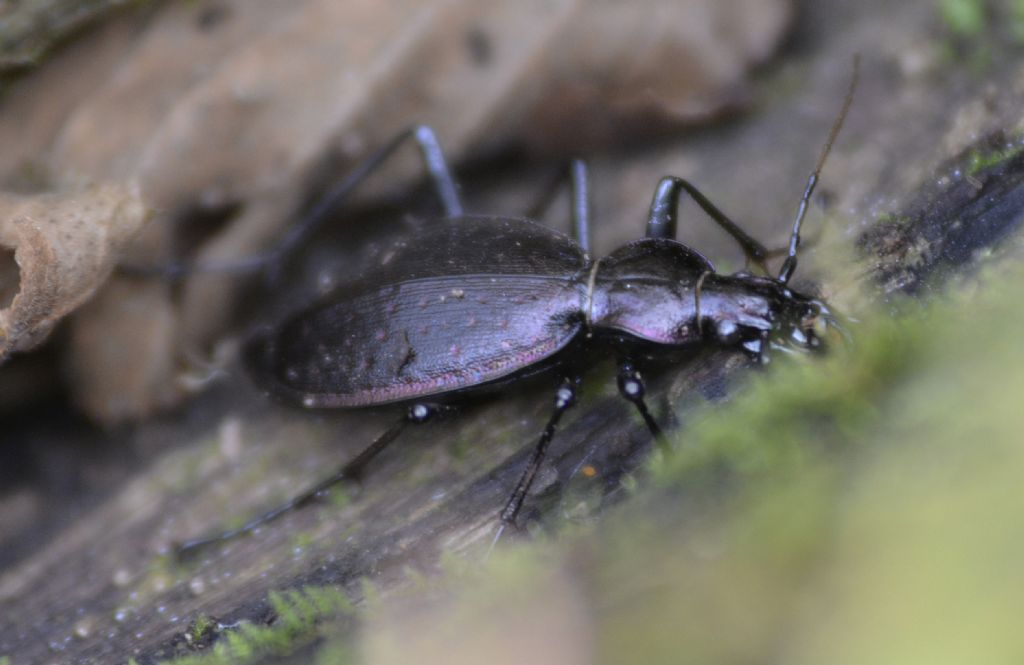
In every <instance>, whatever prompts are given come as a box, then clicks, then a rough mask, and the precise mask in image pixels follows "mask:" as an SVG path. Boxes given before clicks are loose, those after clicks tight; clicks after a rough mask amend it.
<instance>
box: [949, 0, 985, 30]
mask: <svg viewBox="0 0 1024 665" xmlns="http://www.w3.org/2000/svg"><path fill="white" fill-rule="evenodd" d="M938 9H939V16H940V17H941V18H942V21H943V23H945V24H946V27H947V28H949V30H950V32H952V33H953V34H955V35H959V36H961V37H977V36H979V35H980V34H981V32H982V31H983V30H984V28H985V2H984V0H938Z"/></svg>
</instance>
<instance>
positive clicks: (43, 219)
mask: <svg viewBox="0 0 1024 665" xmlns="http://www.w3.org/2000/svg"><path fill="white" fill-rule="evenodd" d="M147 217H148V214H147V211H146V207H145V206H144V205H143V203H142V199H141V197H140V195H139V188H138V186H137V185H116V184H110V185H101V186H94V187H90V188H88V189H86V190H84V191H81V192H77V193H73V194H41V195H37V196H19V195H14V194H4V195H0V246H3V247H6V248H9V249H12V250H14V260H15V261H16V262H17V264H18V268H19V270H20V279H19V288H18V292H17V294H16V295H15V296H14V298H13V300H12V301H11V303H10V305H9V306H8V307H7V308H5V309H2V310H0V360H2V359H3V358H4V357H6V356H7V355H9V354H10V353H12V352H14V351H24V350H26V349H29V348H32V347H33V346H36V345H37V344H39V343H40V342H41V341H43V340H44V339H45V338H46V336H47V334H49V332H50V330H51V329H52V328H53V326H54V324H56V323H57V322H58V321H59V320H60V319H62V318H63V317H65V316H66V315H67V314H68V313H70V312H71V311H72V310H74V309H76V308H78V307H79V306H80V305H82V303H84V302H85V301H86V300H87V299H88V298H89V297H90V296H92V295H93V293H94V292H95V291H96V289H97V288H98V287H99V286H100V285H101V284H102V283H103V282H104V281H105V280H106V278H107V277H108V276H109V275H110V273H111V271H112V270H113V268H114V265H115V263H116V261H117V259H118V257H119V255H120V252H121V251H122V249H123V248H124V247H125V245H126V244H127V243H128V241H129V240H130V239H131V238H132V236H134V235H135V234H136V233H137V232H138V230H139V229H140V228H141V227H142V224H143V222H145V220H146V219H147Z"/></svg>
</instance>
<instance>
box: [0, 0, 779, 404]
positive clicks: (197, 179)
mask: <svg viewBox="0 0 1024 665" xmlns="http://www.w3.org/2000/svg"><path fill="white" fill-rule="evenodd" d="M790 13H791V0H672V1H669V0H651V1H649V2H645V3H643V4H641V5H637V4H622V3H615V2H609V1H608V0H522V1H520V2H484V3H481V2H475V1H474V0H430V1H429V2H423V1H422V0H390V1H389V2H383V3H382V2H379V1H377V0H354V1H352V2H346V3H338V2H334V1H333V0H297V1H296V2H291V3H281V2H276V1H273V0H220V1H219V2H216V3H211V2H197V3H168V4H167V5H165V6H164V7H162V8H161V9H160V10H159V11H158V12H156V13H155V15H154V16H152V17H141V18H139V17H135V18H133V17H128V18H125V19H121V21H122V22H123V23H129V24H131V25H130V26H129V27H128V28H126V29H122V30H119V31H114V33H115V34H114V37H113V39H115V40H119V41H118V43H120V44H125V43H128V44H129V45H128V46H127V47H124V55H123V57H122V58H121V59H120V60H117V61H113V60H112V59H110V58H109V56H107V57H105V58H96V59H95V60H94V61H90V62H93V64H94V66H93V67H92V68H91V69H89V70H88V71H89V77H90V81H91V91H90V92H89V93H88V94H84V96H83V86H70V87H72V88H73V89H74V93H73V94H71V96H70V97H69V101H70V103H73V104H74V107H75V108H74V110H73V111H71V112H70V113H67V114H66V117H65V116H64V115H57V114H52V113H51V114H50V116H49V117H51V118H53V119H54V120H55V121H53V122H50V123H48V124H45V125H42V126H36V127H34V129H35V130H36V133H35V134H33V142H32V145H31V147H29V146H26V147H25V148H23V149H20V150H19V152H20V154H22V155H26V154H31V155H34V154H37V153H38V152H40V149H39V147H40V146H41V145H42V144H44V143H45V144H46V149H48V150H49V151H50V156H51V160H52V163H53V165H54V167H52V168H51V170H54V171H58V170H59V171H60V172H70V173H72V174H78V175H85V176H86V177H88V178H91V179H98V178H108V179H109V178H125V177H137V178H139V180H140V182H141V185H142V191H143V192H144V195H145V197H146V200H147V201H148V202H149V203H150V204H151V205H152V206H153V207H154V208H155V209H156V210H158V211H160V212H159V214H158V218H157V219H156V220H155V223H154V224H151V225H149V228H148V229H147V230H146V231H145V232H144V233H143V235H142V237H141V238H140V239H139V240H138V241H137V242H136V243H135V245H134V247H135V250H134V253H133V255H132V259H133V261H134V262H136V263H138V262H146V261H150V262H155V261H159V260H163V259H165V258H166V252H167V251H168V248H169V240H171V239H172V238H173V229H174V225H175V221H176V220H177V219H179V218H180V217H181V216H182V211H185V210H196V209H200V210H202V209H210V208H217V207H222V206H228V205H237V206H238V207H239V209H240V211H241V212H240V214H239V215H238V216H237V217H236V218H235V219H234V220H232V222H231V223H230V224H229V225H227V226H226V227H225V228H224V229H222V230H220V231H219V232H218V233H217V234H216V235H214V236H213V237H212V238H211V239H210V240H209V241H208V242H207V243H206V244H205V246H203V247H202V248H201V251H200V253H199V254H198V256H199V258H207V259H208V258H215V257H237V256H239V255H244V254H247V253H252V252H254V251H256V250H257V249H259V248H261V247H263V246H265V245H266V244H267V243H268V242H270V241H271V240H272V238H273V237H275V235H277V234H279V233H280V232H281V229H282V227H284V226H285V225H287V224H290V223H293V222H294V214H295V210H296V209H297V207H298V206H299V204H300V203H301V202H302V201H304V200H305V198H306V197H307V196H308V195H309V193H310V187H311V183H313V182H318V183H322V182H324V181H325V180H327V179H330V178H331V177H333V176H334V174H336V173H341V172H344V171H345V170H347V169H348V168H351V166H352V165H353V164H354V163H356V162H357V161H358V160H359V159H360V158H361V157H362V156H364V155H365V154H367V152H368V151H369V150H371V149H373V148H374V147H376V146H379V145H381V144H382V143H383V142H385V141H386V140H388V139H389V138H390V137H391V136H393V135H394V134H395V133H397V132H398V131H399V130H400V129H402V128H404V127H406V126H408V125H409V124H411V123H413V122H424V123H428V124H431V125H432V126H434V127H435V129H436V130H437V132H438V135H439V137H440V138H441V140H442V142H443V144H444V145H445V147H446V149H447V150H448V152H449V153H450V156H451V157H452V158H453V159H454V160H455V161H458V160H459V159H460V158H463V157H465V156H467V155H469V154H471V153H473V152H474V151H478V150H481V149H486V148H491V147H493V146H495V145H500V144H504V143H508V142H520V143H525V144H529V145H533V146H535V147H541V148H543V149H546V150H552V149H563V148H565V146H566V144H570V145H572V146H574V147H575V148H576V149H578V147H579V145H580V142H581V141H601V142H603V141H606V140H608V139H614V140H616V141H619V142H621V141H623V140H625V139H626V138H627V137H628V136H629V135H631V134H630V133H631V132H635V131H636V130H641V131H647V130H649V128H651V127H652V126H655V125H659V124H660V125H664V124H670V123H679V122H690V121H693V120H694V119H702V118H704V117H707V116H709V115H712V114H713V113H715V112H716V111H717V110H719V109H721V108H722V107H723V106H728V105H731V104H734V103H735V101H736V99H737V98H738V96H737V92H738V91H739V90H741V88H742V84H743V81H744V77H745V76H746V73H747V72H748V71H749V69H750V68H751V67H752V66H753V65H755V64H756V63H758V62H760V61H762V60H763V59H764V58H766V57H767V56H769V55H770V53H771V52H772V50H773V48H774V47H775V45H776V44H777V43H778V41H779V39H780V37H781V35H782V33H783V31H784V29H785V26H786V25H787V23H788V19H789V16H790ZM132 21H135V23H132ZM128 34H131V35H134V41H130V40H128V41H127V42H126V35H128ZM76 48H77V47H76ZM83 60H88V59H87V58H83V56H82V54H79V55H78V57H77V62H76V61H72V60H68V61H65V62H64V63H63V64H62V63H61V62H60V58H57V60H56V61H55V62H54V63H53V67H51V68H47V69H48V70H49V71H47V69H44V70H43V71H41V72H40V73H39V81H37V82H36V88H37V89H36V90H35V92H36V93H37V96H38V98H39V99H42V100H44V102H45V103H44V102H40V101H38V100H37V101H36V106H44V107H47V108H53V107H57V108H60V106H61V105H60V104H59V103H54V100H53V99H50V98H47V96H46V95H47V94H49V95H51V96H52V95H54V94H57V95H59V94H60V90H61V89H62V88H63V87H65V85H64V81H65V80H66V79H67V78H68V72H69V71H78V70H79V69H80V68H81V62H82V61H83ZM97 62H98V63H100V64H96V63H97ZM102 63H109V66H110V70H109V72H108V73H107V74H106V75H105V76H104V75H102V73H101V68H100V65H101V64H102ZM62 67H63V69H62ZM47 77H49V80H50V85H49V86H46V85H44V82H45V80H46V78H47ZM72 79H73V80H76V79H74V77H72ZM54 91H57V92H56V93H54ZM26 105H29V102H28V101H26V100H25V99H24V98H22V97H20V96H12V101H10V102H7V109H3V110H0V137H4V136H11V137H14V138H15V139H16V138H17V137H18V136H20V135H21V134H22V130H21V128H20V125H21V124H24V118H27V117H34V114H31V113H26V112H25V107H26ZM15 106H17V107H20V108H21V112H20V113H19V114H17V115H16V116H14V117H13V118H12V115H11V113H10V112H9V109H11V108H13V107H15ZM115 127H116V131H112V129H113V128H115ZM408 152H409V153H410V154H407V155H405V156H404V161H402V160H399V161H398V162H396V163H395V164H391V165H389V170H388V173H387V174H382V177H378V178H375V182H376V183H377V184H371V187H377V189H378V191H379V189H380V188H379V187H378V186H377V185H378V184H379V183H389V182H390V183H394V182H401V181H403V180H406V179H407V178H409V177H410V176H412V175H418V174H419V172H420V170H421V169H420V167H419V166H418V165H417V163H416V161H415V157H414V151H412V150H410V151H408ZM22 159H24V157H23V158H22ZM327 165H329V168H328V166H327ZM22 166H23V165H22V164H18V163H5V161H4V157H3V156H2V155H0V176H2V177H8V178H10V177H12V173H13V172H14V171H13V170H14V169H16V168H22ZM327 171H329V173H328V172H327ZM122 286H123V287H124V288H132V287H131V286H130V285H129V284H128V283H126V284H124V285H122ZM118 288H119V289H120V288H121V287H118ZM137 288H139V289H141V290H143V291H145V297H146V298H151V299H152V300H151V301H150V305H149V306H150V307H152V309H153V310H154V311H165V310H167V309H168V308H169V307H170V306H171V305H170V300H169V297H170V296H169V295H168V294H167V292H166V290H161V289H152V288H148V287H146V286H144V285H137ZM236 292H237V288H236V284H234V283H233V282H232V281H231V280H223V279H221V280H213V279H205V278H198V279H192V280H188V281H187V282H186V284H185V287H184V289H183V291H182V298H181V302H180V306H177V312H178V313H177V315H176V316H173V317H171V319H170V321H169V322H168V323H169V325H170V326H171V327H172V328H176V329H177V333H176V334H175V335H170V334H158V335H152V336H148V337H144V336H138V335H131V336H129V337H128V338H125V339H123V340H121V346H120V349H121V350H120V353H121V355H122V358H123V364H124V365H125V366H126V367H128V368H131V371H135V372H157V373H163V372H167V371H169V370H168V368H170V367H172V366H173V363H172V362H170V358H172V357H173V356H174V355H175V354H180V353H181V352H182V350H183V349H186V350H194V349H203V348H207V347H208V346H209V345H210V343H211V341H212V340H214V339H215V338H216V337H217V336H218V335H219V334H222V331H223V329H224V326H225V324H226V323H227V320H228V316H229V314H230V312H231V309H232V308H231V306H230V304H231V303H232V302H233V299H234V298H235V295H236ZM140 294H141V292H140ZM99 297H100V298H113V297H114V296H113V295H110V296H105V295H103V294H100V296H99ZM118 297H122V298H123V297H125V294H124V293H123V292H120V291H119V296H118ZM140 297H142V296H141V295H140ZM132 300H133V301H134V299H132ZM115 304H116V303H114V302H112V301H111V302H109V303H107V304H106V305H104V304H103V303H98V304H97V306H96V308H95V309H96V311H97V312H104V311H106V312H116V311H117V308H116V306H115ZM139 307H143V305H142V304H141V302H140V304H139ZM96 325H101V324H99V323H97V324H96ZM109 327H110V329H111V331H114V330H115V329H116V327H117V326H116V321H111V322H109ZM112 334H113V332H112ZM97 339H100V338H99V337H97V336H96V335H83V336H74V337H73V340H74V342H75V343H76V344H79V346H76V347H75V349H74V350H73V351H72V355H73V356H74V357H75V358H76V359H79V358H84V357H88V356H90V355H96V356H97V357H102V355H103V354H102V349H97V348H92V347H88V346H81V345H82V344H87V342H88V340H94V341H95V340H97ZM155 357H163V358H164V359H165V361H163V362H152V360H153V358H155ZM90 366H94V367H102V366H103V363H102V362H96V363H85V364H83V365H82V368H81V372H80V373H79V374H78V375H79V376H81V377H82V379H83V384H82V386H76V387H75V390H76V391H79V390H87V391H89V400H88V401H89V402H90V403H92V402H93V401H96V393H95V390H96V386H97V385H98V384H99V383H101V382H97V381H92V380H89V379H87V378H85V375H86V373H87V371H88V370H87V369H85V368H86V367H90ZM171 383H172V377H171V376H170V375H168V374H166V373H163V374H160V375H157V374H153V375H151V376H146V377H139V378H138V380H137V381H135V382H134V383H133V385H137V386H164V385H169V384H171ZM84 386H87V387H84ZM117 389H120V387H118V388H117ZM118 399H119V398H118V397H117V396H116V395H108V396H106V397H104V398H100V399H98V402H99V403H103V404H110V403H113V402H115V401H117V400H118ZM153 401H154V403H155V402H160V401H162V399H157V398H155V397H154V400H153ZM145 403H146V401H145V400H140V401H139V402H138V404H140V405H142V404H145ZM101 411H102V412H103V413H104V414H108V415H109V414H111V413H113V412H115V411H117V412H121V413H123V414H124V415H125V416H126V417H127V416H130V413H128V411H127V410H118V409H113V410H111V409H101ZM144 411H148V408H145V407H143V408H140V413H141V412H144ZM94 415H98V414H94ZM104 417H107V416H104Z"/></svg>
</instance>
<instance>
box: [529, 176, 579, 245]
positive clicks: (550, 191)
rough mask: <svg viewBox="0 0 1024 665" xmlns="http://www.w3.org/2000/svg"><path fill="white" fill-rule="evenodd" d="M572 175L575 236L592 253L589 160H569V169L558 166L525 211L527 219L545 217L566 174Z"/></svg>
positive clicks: (570, 230)
mask: <svg viewBox="0 0 1024 665" xmlns="http://www.w3.org/2000/svg"><path fill="white" fill-rule="evenodd" d="M566 175H568V176H569V187H570V202H569V204H570V207H571V210H570V211H569V212H570V216H571V224H570V226H571V228H570V229H569V232H570V233H571V234H572V239H573V240H575V241H576V242H577V243H579V245H580V247H582V248H583V251H584V252H587V253H590V184H589V177H588V174H587V163H586V162H585V161H584V160H582V159H574V160H572V161H570V162H569V168H568V170H567V171H563V170H562V169H561V168H559V170H558V172H557V173H556V174H555V175H554V176H551V177H549V178H548V182H546V184H545V185H544V189H543V190H542V191H541V195H540V196H538V197H537V200H536V201H535V202H534V204H533V205H531V206H530V208H529V209H528V210H527V212H526V215H525V216H526V218H527V219H540V218H542V217H544V216H545V215H546V214H547V212H548V210H549V209H550V207H551V204H552V203H553V202H554V201H555V198H556V197H557V195H558V194H559V193H560V192H561V190H562V186H563V185H564V184H565V177H566Z"/></svg>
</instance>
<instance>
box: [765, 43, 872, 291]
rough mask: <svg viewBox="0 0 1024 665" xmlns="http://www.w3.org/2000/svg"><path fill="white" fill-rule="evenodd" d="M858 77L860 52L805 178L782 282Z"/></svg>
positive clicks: (792, 268) (790, 271) (793, 266)
mask: <svg viewBox="0 0 1024 665" xmlns="http://www.w3.org/2000/svg"><path fill="white" fill-rule="evenodd" d="M859 78H860V54H859V53H858V54H856V55H854V56H853V76H851V77H850V86H849V87H848V88H847V89H846V98H845V99H843V108H842V109H840V111H839V116H838V117H837V118H836V121H835V122H834V123H832V130H831V131H830V132H829V133H828V138H827V139H826V140H825V147H824V148H822V150H821V156H820V157H818V163H817V165H815V167H814V171H813V172H811V176H810V177H809V178H808V179H807V187H805V188H804V195H803V196H801V197H800V206H799V208H797V212H796V221H794V222H793V233H792V235H790V237H789V251H788V252H787V253H786V260H785V261H783V263H782V268H781V269H780V270H779V277H778V280H779V281H780V282H782V283H783V284H788V283H789V279H790V277H792V276H793V272H794V271H795V270H796V261H797V259H796V252H797V249H798V248H799V247H800V227H801V225H803V223H804V217H805V216H806V215H807V206H808V205H809V204H810V201H811V194H813V193H814V187H815V185H817V184H818V176H820V175H821V169H822V168H823V167H824V166H825V160H827V159H828V153H829V152H831V151H832V144H833V143H835V140H836V136H838V135H839V130H840V129H841V128H842V126H843V121H844V120H846V113H847V111H849V110H850V104H852V103H853V92H854V90H856V89H857V80H858V79H859Z"/></svg>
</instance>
